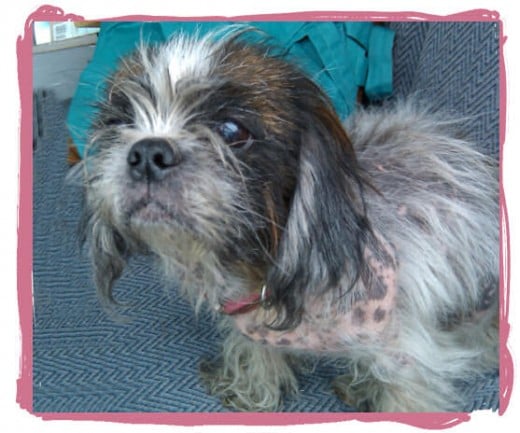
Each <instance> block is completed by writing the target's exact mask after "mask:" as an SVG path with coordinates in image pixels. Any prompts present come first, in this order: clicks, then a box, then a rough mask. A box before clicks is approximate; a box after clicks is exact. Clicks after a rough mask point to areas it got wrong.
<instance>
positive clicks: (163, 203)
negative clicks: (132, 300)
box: [84, 31, 369, 326]
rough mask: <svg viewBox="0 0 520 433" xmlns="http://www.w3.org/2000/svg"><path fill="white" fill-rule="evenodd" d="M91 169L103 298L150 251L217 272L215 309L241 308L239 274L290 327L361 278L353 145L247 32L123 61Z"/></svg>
mask: <svg viewBox="0 0 520 433" xmlns="http://www.w3.org/2000/svg"><path fill="white" fill-rule="evenodd" d="M84 167H85V173H86V186H87V210H86V224H85V227H86V230H87V236H88V237H89V238H90V246H91V252H92V257H93V262H94V267H95V275H96V283H97V286H98V288H99V290H100V291H101V293H102V294H103V295H104V296H105V297H108V298H110V297H111V287H112V284H113V282H114V280H115V279H117V278H118V277H119V275H120V274H121V271H122V269H123V267H124V265H125V262H126V259H127V257H128V256H129V255H130V254H132V253H134V252H143V251H146V252H152V253H154V254H156V255H157V256H159V257H161V258H162V259H163V261H166V262H168V260H170V261H171V263H174V264H175V267H177V268H179V272H180V273H183V272H184V274H187V273H190V274H197V273H199V272H202V271H201V269H203V268H212V270H213V271H212V272H213V275H217V276H215V277H214V278H213V280H212V284H213V285H214V287H213V289H214V290H215V293H211V294H209V293H207V292H208V290H207V289H206V293H200V294H199V295H200V296H203V297H205V298H210V299H216V300H219V301H222V300H224V299H225V298H226V297H228V298H229V297H233V296H237V293H227V292H226V290H228V289H229V287H228V285H227V280H226V276H227V275H233V276H234V277H235V278H238V279H240V280H241V281H244V282H245V283H244V287H243V289H242V290H243V291H244V294H245V293H247V292H248V291H250V290H252V287H254V286H255V285H260V287H261V286H262V285H266V286H267V288H268V291H269V297H270V299H269V301H270V303H271V304H272V305H273V306H274V307H275V308H277V309H278V311H279V313H280V315H279V319H280V320H279V322H280V324H281V325H282V326H290V325H294V324H295V323H297V322H298V320H299V318H300V315H301V310H302V305H303V299H304V297H305V294H306V293H308V292H311V293H318V292H319V291H322V290H327V288H329V287H331V286H334V285H337V283H338V282H339V280H340V279H341V280H342V281H345V276H347V278H346V279H347V280H349V281H350V283H352V282H353V281H354V280H355V279H356V278H357V277H358V275H359V273H360V271H361V269H360V267H361V266H362V253H363V246H364V243H365V242H366V237H367V236H368V233H369V230H368V227H367V221H366V218H365V211H364V203H363V199H362V188H363V181H362V177H361V175H360V170H359V168H358V166H357V162H356V158H355V155H354V151H353V148H352V146H351V143H350V142H349V139H348V137H347V135H346V133H345V131H344V129H343V127H342V125H341V123H340V121H339V119H338V118H337V116H336V114H335V112H334V110H333V108H332V106H331V104H330V103H329V101H328V99H327V97H326V96H325V95H324V93H323V92H322V91H321V90H320V89H319V88H318V87H317V85H316V84H315V83H314V82H313V81H312V80H311V79H309V78H308V77H307V76H306V75H305V74H304V73H302V71H301V70H300V69H299V68H298V67H296V66H295V65H293V64H291V63H288V62H287V61H286V60H284V59H283V58H282V57H281V56H280V55H279V53H277V52H276V50H275V49H274V48H273V47H272V46H271V45H269V44H266V43H263V44H257V43H254V44H253V43H249V42H247V41H245V38H244V37H243V32H242V31H239V32H233V33H232V34H230V35H227V36H225V37H223V38H222V39H220V40H219V41H215V40H214V37H213V36H212V35H209V36H206V37H204V38H201V39H198V40H197V39H191V38H187V37H183V36H180V37H176V38H173V39H172V40H171V41H170V42H169V43H167V44H164V45H160V46H153V47H142V48H140V49H139V50H137V51H136V53H134V54H133V55H132V56H130V57H128V58H126V59H123V60H122V61H121V63H120V66H119V68H118V70H117V72H116V73H115V74H113V76H112V77H111V78H110V79H109V80H108V81H107V84H106V99H105V100H104V101H103V102H102V103H101V105H100V110H99V115H98V117H97V119H96V121H95V122H94V125H93V129H92V136H91V141H90V145H89V155H88V156H87V157H86V160H85V162H84ZM185 276H186V275H185ZM248 284H249V285H250V286H249V287H247V286H248ZM347 285H348V284H347ZM229 290H231V289H229ZM235 290H236V289H235Z"/></svg>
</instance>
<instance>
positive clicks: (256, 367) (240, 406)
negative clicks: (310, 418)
mask: <svg viewBox="0 0 520 433" xmlns="http://www.w3.org/2000/svg"><path fill="white" fill-rule="evenodd" d="M200 371H201V375H202V379H203V381H204V382H205V383H206V385H207V387H208V389H209V392H210V393H211V394H214V395H218V396H220V397H221V399H222V402H223V404H224V405H225V406H228V407H231V408H233V409H236V410H242V411H255V412H271V411H277V410H280V408H281V404H282V396H283V394H284V393H297V390H298V387H297V381H296V378H295V376H294V373H293V371H292V369H291V367H290V366H289V365H288V363H287V360H286V358H285V356H284V355H283V353H281V352H280V351H279V350H277V349H276V348H273V347H270V346H263V345H262V344H259V343H257V342H254V341H252V340H250V339H249V338H247V337H245V336H244V335H242V334H241V333H240V332H238V331H237V330H231V331H230V333H229V334H228V336H227V337H226V339H225V341H224V347H223V350H222V354H221V355H220V357H219V359H217V360H216V361H203V362H202V363H201V368H200Z"/></svg>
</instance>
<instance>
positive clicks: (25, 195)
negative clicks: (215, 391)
mask: <svg viewBox="0 0 520 433" xmlns="http://www.w3.org/2000/svg"><path fill="white" fill-rule="evenodd" d="M65 20H72V21H79V20H84V18H83V17H81V16H78V15H73V14H65V13H64V12H63V10H62V9H60V8H57V7H53V6H42V7H40V8H38V9H37V10H36V11H35V12H34V13H32V14H31V15H30V16H29V17H28V18H27V20H26V23H25V31H24V35H22V36H19V37H18V39H17V43H16V46H17V54H18V80H19V89H20V101H21V108H22V109H21V117H20V125H21V127H20V142H21V145H20V161H21V164H20V177H19V178H20V197H19V215H18V217H19V226H18V273H17V281H18V304H19V313H20V327H21V331H22V356H21V360H20V377H19V378H18V394H17V401H18V403H19V405H20V406H21V408H23V409H25V410H27V411H28V412H30V413H33V412H32V399H33V388H32V387H33V383H32V382H33V375H32V365H33V364H32V362H33V358H32V356H33V354H32V338H33V332H32V325H33V322H32V319H33V317H32V305H33V302H32V301H33V299H32V247H33V239H32V184H33V178H32V176H33V171H32V169H33V167H32V85H31V83H32V78H33V77H32V75H33V73H32V32H31V29H32V24H33V22H34V21H65ZM94 20H95V19H94ZM110 20H111V21H112V20H113V21H124V20H127V21H139V20H148V21H166V20H168V21H180V20H197V21H213V20H222V21H225V20H234V21H261V20H265V21H297V20H302V21H303V20H309V21H332V20H342V21H347V20H350V21H495V22H497V23H498V24H499V31H500V48H501V49H500V96H501V97H500V150H501V151H500V162H501V163H502V157H503V152H502V149H503V146H504V142H505V122H506V115H505V113H506V75H505V66H504V56H503V45H504V43H505V42H506V37H505V36H504V34H503V26H502V22H501V21H500V20H499V14H498V12H494V11H489V10H483V9H478V10H472V11H467V12H462V13H458V14H454V15H448V16H434V15H428V14H423V13H418V12H398V13H387V12H381V13H378V12H300V13H286V14H278V15H254V16H240V17H232V18H229V17H191V18H186V17H153V16H122V17H117V18H111V19H110ZM501 167H502V164H501ZM500 185H501V188H500V205H501V214H500V216H501V231H500V236H501V246H502V248H501V251H500V254H501V264H502V266H501V278H500V291H501V301H502V302H501V306H500V347H501V350H500V361H501V362H500V408H499V410H498V413H499V415H503V414H504V413H505V411H506V409H507V407H508V405H509V400H510V397H511V390H512V386H513V361H512V357H511V353H510V352H509V350H508V348H507V340H508V336H509V330H510V324H509V322H508V315H509V287H510V278H509V275H510V273H509V271H510V256H509V251H510V241H509V225H508V224H509V223H508V217H507V207H506V202H505V196H504V191H503V185H502V170H500ZM35 415H36V416H39V417H41V418H42V419H43V420H97V421H113V422H124V423H134V424H174V425H181V426H195V425H230V424H239V425H291V424H293V425H294V424H307V423H324V422H338V421H346V420H358V421H366V422H371V421H394V422H400V423H405V424H409V425H412V426H416V427H421V428H428V429H441V428H447V427H452V426H455V425H458V424H460V423H462V422H466V421H469V420H470V415H469V414H467V413H446V414H444V413H440V414H436V413H428V414H419V415H418V414H388V413H270V414H249V413H246V414H244V413H197V414H190V413H187V414H184V413H37V414H35Z"/></svg>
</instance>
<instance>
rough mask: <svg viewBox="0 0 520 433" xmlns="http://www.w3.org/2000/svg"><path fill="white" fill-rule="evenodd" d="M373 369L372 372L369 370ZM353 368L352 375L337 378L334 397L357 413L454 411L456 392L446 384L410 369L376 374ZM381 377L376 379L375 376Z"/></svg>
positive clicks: (377, 368)
mask: <svg viewBox="0 0 520 433" xmlns="http://www.w3.org/2000/svg"><path fill="white" fill-rule="evenodd" d="M372 370H375V371H372ZM378 370H379V367H377V366H371V367H369V368H366V367H360V366H356V368H355V373H352V374H350V373H349V374H345V375H341V376H338V377H337V378H336V379H335V380H334V382H333V388H334V391H335V392H336V394H337V395H338V396H339V397H340V398H341V399H342V400H343V401H344V402H345V403H346V404H347V405H349V406H351V407H354V408H356V409H357V410H359V411H360V412H445V411H450V410H456V406H457V404H456V401H455V400H456V391H455V389H454V387H453V386H452V385H451V384H450V382H449V381H446V380H439V378H433V377H430V378H425V377H424V375H423V373H426V372H420V371H418V369H417V368H414V367H412V366H409V365H408V366H406V365H403V366H402V367H401V369H400V370H394V371H393V373H389V372H388V371H384V372H382V371H378ZM376 374H377V375H381V376H380V377H376Z"/></svg>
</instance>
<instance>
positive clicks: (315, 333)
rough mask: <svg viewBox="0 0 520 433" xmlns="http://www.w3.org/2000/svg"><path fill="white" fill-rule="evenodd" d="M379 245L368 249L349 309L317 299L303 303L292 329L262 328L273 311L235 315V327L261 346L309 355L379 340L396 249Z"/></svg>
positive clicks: (391, 299) (391, 298)
mask: <svg viewBox="0 0 520 433" xmlns="http://www.w3.org/2000/svg"><path fill="white" fill-rule="evenodd" d="M381 245H382V247H381V246H380V247H378V248H368V247H367V248H366V250H365V259H366V262H367V264H368V269H367V271H366V274H365V275H364V276H362V278H361V279H360V282H359V283H358V284H359V287H357V289H356V293H355V294H354V296H353V298H354V299H355V301H354V302H352V303H351V304H350V306H349V307H348V308H345V307H338V306H337V305H338V303H337V302H334V301H333V302H331V304H332V305H325V303H324V302H325V301H323V300H321V299H319V298H316V299H314V300H313V301H311V302H310V303H309V304H308V305H307V308H306V311H305V314H304V316H303V320H302V322H301V323H300V325H298V326H297V327H296V328H294V329H291V330H286V331H276V330H273V329H271V328H269V327H268V326H267V325H266V324H269V323H271V322H272V321H273V320H274V319H275V316H274V314H275V313H274V311H272V310H269V309H262V308H259V309H256V310H253V311H250V312H248V313H246V314H240V315H237V316H235V317H234V320H235V325H236V327H237V328H238V329H239V330H240V331H241V332H242V333H243V334H244V335H245V336H246V337H248V338H249V339H251V340H253V341H256V342H259V343H260V344H263V345H271V346H275V347H279V348H291V349H301V350H306V351H312V352H324V353H325V352H340V351H345V350H348V348H349V345H351V344H353V343H355V342H360V341H367V340H374V339H380V338H381V336H382V334H383V333H384V332H385V330H386V329H387V328H388V325H389V323H390V321H391V319H392V311H393V309H394V305H395V297H396V294H397V282H396V276H397V265H396V263H397V261H396V258H395V251H394V249H393V248H392V247H391V246H390V245H389V244H387V243H381ZM324 312H326V314H324Z"/></svg>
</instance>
